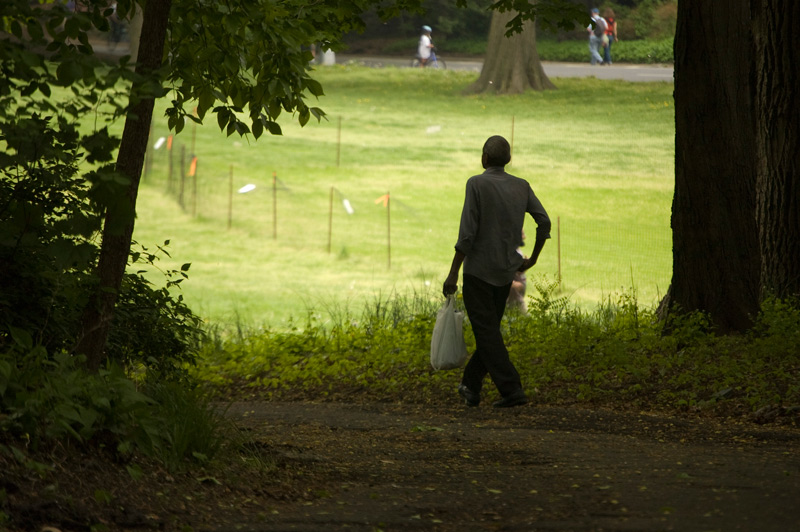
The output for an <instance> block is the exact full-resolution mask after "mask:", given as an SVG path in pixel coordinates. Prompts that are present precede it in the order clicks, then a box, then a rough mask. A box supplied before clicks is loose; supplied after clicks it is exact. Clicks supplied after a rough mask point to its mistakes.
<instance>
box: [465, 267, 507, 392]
mask: <svg viewBox="0 0 800 532" xmlns="http://www.w3.org/2000/svg"><path fill="white" fill-rule="evenodd" d="M510 288H511V283H509V284H507V285H505V286H494V285H491V284H489V283H487V282H485V281H482V280H480V279H478V278H477V277H474V276H472V275H466V274H465V275H464V288H463V294H464V306H465V307H466V309H467V316H468V317H469V322H470V325H472V332H473V333H474V334H475V343H476V349H475V352H474V353H473V354H472V357H471V358H470V359H469V362H467V366H466V367H465V368H464V376H463V377H462V379H461V384H463V385H465V386H466V387H467V388H469V389H470V390H472V391H473V392H475V393H480V391H481V388H482V387H483V378H484V377H486V374H487V373H488V374H489V376H490V377H491V378H492V381H493V382H494V384H495V386H497V389H498V390H499V391H500V394H501V395H502V396H503V397H506V396H508V395H510V394H512V393H514V392H515V391H517V390H518V389H520V388H522V383H521V382H520V378H519V373H518V372H517V368H515V367H514V364H513V363H512V362H511V359H510V358H509V357H508V350H507V349H506V345H505V343H504V342H503V335H502V333H501V332H500V320H501V319H503V313H504V312H505V310H506V299H507V298H508V291H509V289H510Z"/></svg>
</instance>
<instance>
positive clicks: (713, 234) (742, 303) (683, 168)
mask: <svg viewBox="0 0 800 532" xmlns="http://www.w3.org/2000/svg"><path fill="white" fill-rule="evenodd" d="M787 1H788V0H787ZM749 7H750V2H749V1H748V0H731V1H730V2H679V3H678V26H677V30H676V35H675V196H674V199H673V204H672V232H673V273H672V286H671V287H670V290H669V293H668V297H669V298H670V299H669V301H668V305H669V308H670V311H671V312H673V311H678V312H683V311H693V310H700V311H705V312H707V313H708V314H709V316H710V318H711V320H712V322H713V324H714V325H715V326H716V327H717V329H718V330H719V331H720V332H732V331H742V330H745V329H747V328H749V327H750V325H751V324H752V320H753V318H754V317H755V315H756V313H757V312H758V309H759V269H760V264H761V259H760V253H759V244H758V229H757V224H756V209H755V205H756V163H757V161H756V157H755V153H756V136H755V124H756V117H755V113H754V110H753V105H752V102H753V97H754V94H755V87H754V80H753V67H752V65H753V61H754V60H755V57H754V43H753V38H752V34H751V27H750V25H751V16H750V10H749ZM787 23H788V21H787ZM732 36H735V37H732ZM784 46H785V44H784ZM787 130H788V128H787Z"/></svg>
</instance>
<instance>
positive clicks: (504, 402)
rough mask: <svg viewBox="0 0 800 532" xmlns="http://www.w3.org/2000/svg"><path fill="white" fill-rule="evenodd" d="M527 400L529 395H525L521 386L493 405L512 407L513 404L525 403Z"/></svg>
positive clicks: (496, 406)
mask: <svg viewBox="0 0 800 532" xmlns="http://www.w3.org/2000/svg"><path fill="white" fill-rule="evenodd" d="M527 402H528V397H527V396H526V395H525V392H523V391H522V388H520V389H519V390H517V391H516V392H514V393H512V394H511V395H508V396H506V397H503V398H502V399H500V400H499V401H495V403H494V404H493V405H492V406H494V407H495V408H510V407H512V406H520V405H524V404H525V403H527Z"/></svg>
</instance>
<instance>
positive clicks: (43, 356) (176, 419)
mask: <svg viewBox="0 0 800 532" xmlns="http://www.w3.org/2000/svg"><path fill="white" fill-rule="evenodd" d="M12 334H13V338H14V345H13V346H12V348H11V349H9V350H8V351H6V352H4V353H2V354H0V434H2V435H3V437H2V439H3V440H6V442H7V443H8V444H9V446H10V447H13V446H14V445H15V443H14V442H15V441H26V442H27V445H29V446H31V447H32V448H33V449H34V450H36V449H40V448H42V447H43V446H45V445H50V444H51V443H52V442H54V441H59V442H61V443H62V444H67V443H68V442H73V444H74V445H80V446H84V447H87V448H93V447H97V446H104V447H106V448H109V449H111V450H115V451H116V452H117V453H119V455H120V456H130V455H131V454H132V453H135V452H139V453H142V454H144V455H146V456H150V457H153V458H157V459H159V460H161V461H162V462H163V463H164V464H165V465H167V466H168V467H170V468H172V469H176V468H179V467H181V466H182V465H183V464H186V463H188V462H197V461H206V460H208V459H210V458H212V457H213V456H214V454H215V453H216V452H217V450H218V449H219V447H220V444H221V441H222V438H223V435H224V431H223V430H222V427H223V424H224V421H223V419H222V416H221V415H220V413H218V412H217V411H216V410H214V409H213V408H212V407H211V405H210V403H209V402H208V400H207V399H206V398H205V396H203V395H202V394H201V393H200V392H199V390H197V389H194V388H192V387H190V386H187V385H186V383H181V384H176V383H164V382H151V383H148V385H147V386H146V387H145V388H144V390H139V389H138V388H137V386H136V384H135V383H134V382H133V381H131V380H130V379H129V378H128V377H127V375H126V374H125V372H124V371H123V370H122V368H121V367H120V366H118V365H116V364H113V363H112V364H109V365H108V366H107V367H106V368H103V369H101V370H100V371H98V372H97V373H96V374H95V373H92V374H90V373H87V372H86V371H85V370H84V369H83V360H82V357H75V356H71V355H69V354H67V353H64V352H59V353H56V354H54V355H52V356H50V355H48V353H47V351H46V350H45V349H44V348H43V347H42V346H36V345H35V344H34V342H33V339H32V338H31V337H30V335H29V334H27V333H26V332H25V331H23V330H20V329H14V330H13V331H12Z"/></svg>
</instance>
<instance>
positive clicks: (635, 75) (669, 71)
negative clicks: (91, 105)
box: [92, 41, 673, 82]
mask: <svg viewBox="0 0 800 532" xmlns="http://www.w3.org/2000/svg"><path fill="white" fill-rule="evenodd" d="M92 47H93V48H94V50H95V53H97V54H98V55H100V56H107V57H115V56H121V55H123V54H127V53H129V48H128V43H125V42H124V43H120V44H119V45H117V46H116V47H114V48H110V47H109V46H108V43H107V42H105V41H95V42H92ZM444 59H445V61H446V62H447V68H449V69H451V70H471V71H473V72H480V71H481V68H482V67H483V59H481V58H447V57H444ZM336 62H337V63H338V64H346V63H349V62H354V63H358V64H361V65H365V66H369V67H374V68H382V67H386V66H393V67H400V68H404V67H409V68H410V67H411V58H410V57H391V56H367V55H350V54H337V55H336ZM542 65H543V66H544V71H545V74H547V75H548V77H551V78H574V77H588V76H594V77H596V78H597V79H619V80H625V81H668V82H671V81H673V68H672V65H630V64H618V65H611V66H592V65H590V64H589V63H588V62H587V63H557V62H551V61H543V62H542Z"/></svg>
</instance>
